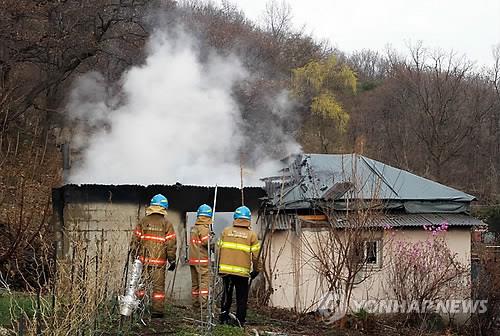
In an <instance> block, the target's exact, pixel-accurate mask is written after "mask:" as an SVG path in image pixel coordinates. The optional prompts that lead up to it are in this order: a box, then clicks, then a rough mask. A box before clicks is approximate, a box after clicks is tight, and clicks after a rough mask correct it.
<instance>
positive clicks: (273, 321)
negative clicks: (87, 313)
mask: <svg viewBox="0 0 500 336" xmlns="http://www.w3.org/2000/svg"><path fill="white" fill-rule="evenodd" d="M15 302H17V303H14V304H13V301H12V300H11V297H9V296H6V295H0V335H2V336H3V335H13V334H12V333H8V332H6V330H5V329H4V330H2V328H1V326H4V327H6V328H7V329H10V325H11V316H12V313H11V311H12V312H13V315H14V317H15V318H19V316H20V312H21V310H25V311H26V312H27V313H28V314H29V312H30V311H31V312H32V309H31V308H30V301H29V299H27V298H26V297H24V296H23V295H18V296H17V298H16V301H15ZM12 307H15V308H14V309H13V310H12ZM165 313H166V314H165V317H164V318H163V319H150V320H146V321H145V323H146V325H144V324H142V323H141V322H140V321H139V320H138V319H122V320H120V318H119V317H118V316H117V314H114V317H113V319H112V320H105V321H102V323H100V325H99V327H98V328H97V330H96V329H94V330H93V332H92V333H91V334H93V335H103V336H104V335H107V336H108V335H109V336H118V335H133V336H136V335H145V336H147V335H151V336H152V335H180V336H188V335H190V336H194V335H206V334H207V330H206V328H203V327H202V325H201V324H200V323H199V322H197V320H200V314H199V312H196V311H194V310H192V309H190V308H187V307H184V306H178V305H167V306H166V310H165ZM247 320H248V322H247V325H246V327H245V329H241V328H237V327H231V326H216V327H215V328H214V329H213V331H212V335H215V336H230V335H232V336H245V335H258V336H263V335H266V336H282V335H283V336H284V335H286V336H302V335H304V336H309V335H314V336H320V335H325V336H364V335H384V336H396V335H412V336H413V335H422V336H437V335H446V336H452V335H453V336H459V335H463V334H461V333H457V332H451V331H448V330H446V328H444V326H443V325H441V324H439V323H434V324H433V325H432V326H429V328H427V331H425V332H422V331H419V330H416V329H413V328H408V327H403V326H402V325H401V323H400V321H399V322H398V320H395V319H392V320H391V319H390V318H387V317H384V318H381V317H378V318H375V317H374V316H370V315H368V314H366V315H358V316H353V317H349V318H347V319H346V320H345V328H340V327H339V326H338V325H328V324H326V323H325V322H324V321H322V320H321V319H320V318H318V317H316V316H313V315H298V314H295V313H293V312H291V311H288V310H284V309H274V308H269V307H256V306H252V307H250V309H249V311H248V318H247Z"/></svg>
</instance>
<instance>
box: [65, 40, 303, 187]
mask: <svg viewBox="0 0 500 336" xmlns="http://www.w3.org/2000/svg"><path fill="white" fill-rule="evenodd" d="M195 46H196V43H195V41H194V40H193V39H192V38H190V37H189V36H188V35H187V34H185V33H178V34H176V37H175V38H174V37H172V36H168V35H166V34H162V33H157V34H155V35H154V37H153V38H152V39H151V41H150V42H149V47H148V51H149V52H148V57H147V58H146V60H145V62H144V64H143V65H140V66H134V67H132V68H131V69H129V70H128V71H127V72H126V73H125V74H124V76H123V77H122V82H121V86H120V87H121V89H120V92H117V93H114V94H113V93H112V92H110V91H111V89H110V87H111V86H110V85H107V84H106V83H105V81H104V79H103V76H101V75H100V74H98V73H95V72H94V73H89V74H86V75H84V76H82V77H81V78H80V79H79V80H78V81H77V82H76V83H75V88H74V90H73V91H72V94H71V97H70V103H69V105H68V110H69V113H70V115H71V116H72V117H73V118H74V119H75V120H77V121H79V122H80V124H81V123H82V122H83V123H84V124H85V125H86V129H85V132H83V130H81V129H80V130H79V129H77V131H76V132H75V136H74V139H73V146H74V147H77V148H79V149H80V150H81V152H82V153H81V154H82V158H81V160H79V162H80V164H79V165H78V166H77V167H72V170H71V171H70V176H69V181H68V182H70V183H77V184H81V183H102V184H143V185H146V184H173V183H176V182H180V183H182V184H198V185H214V184H216V183H217V184H220V185H226V186H239V184H240V157H241V156H240V153H241V152H242V151H244V148H242V147H243V146H244V144H245V141H251V139H245V138H244V136H243V134H242V132H240V130H241V129H242V119H241V112H240V110H239V108H238V105H237V103H236V102H235V100H234V99H233V97H232V94H231V90H232V88H233V86H234V85H235V84H236V83H237V82H238V81H241V80H244V79H248V78H249V77H248V76H249V75H248V73H247V71H246V70H245V69H244V67H243V66H242V64H241V62H240V61H239V60H238V58H237V57H235V56H230V57H222V56H218V55H216V54H215V53H211V54H210V53H209V54H210V56H208V59H207V60H205V61H203V62H201V61H200V60H199V54H198V52H197V48H196V47H195ZM283 99H284V98H283V97H282V96H280V97H279V99H278V101H277V102H276V106H285V105H286V104H285V103H284V101H283ZM89 132H90V134H89ZM278 134H279V132H278ZM286 141H287V142H290V145H289V146H288V145H287V146H286V147H288V148H290V149H293V150H294V151H297V149H299V147H298V145H297V144H296V143H295V142H294V141H293V140H292V139H287V140H286ZM287 154H290V153H283V156H284V155H287ZM245 165H246V166H248V164H245ZM252 167H253V168H252V169H244V172H245V173H244V180H245V184H246V185H260V184H261V183H260V182H259V178H261V177H264V176H268V175H271V174H274V173H275V172H276V169H277V168H278V164H277V162H275V161H273V160H271V159H268V158H267V157H266V154H265V152H263V154H262V158H261V159H260V160H259V162H258V163H257V164H256V165H255V164H253V165H252Z"/></svg>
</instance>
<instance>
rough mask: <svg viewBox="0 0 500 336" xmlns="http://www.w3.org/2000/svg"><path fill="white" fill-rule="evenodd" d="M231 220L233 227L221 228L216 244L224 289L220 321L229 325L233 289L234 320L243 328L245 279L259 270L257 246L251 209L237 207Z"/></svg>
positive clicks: (246, 294) (245, 292)
mask: <svg viewBox="0 0 500 336" xmlns="http://www.w3.org/2000/svg"><path fill="white" fill-rule="evenodd" d="M233 218H234V221H233V225H232V226H230V227H227V228H225V229H224V231H223V232H222V235H221V238H220V239H219V242H218V246H219V274H221V276H222V279H223V286H224V291H223V294H222V302H221V315H220V322H221V323H223V324H224V323H228V322H229V313H230V309H231V302H232V297H233V289H236V318H237V319H238V322H239V324H240V326H243V325H244V324H245V318H246V312H247V301H248V290H249V284H248V278H249V277H250V278H252V279H253V278H255V277H256V276H257V275H258V274H259V271H260V270H261V264H260V262H259V260H258V254H259V249H260V244H259V241H258V240H257V234H256V233H255V232H254V231H252V229H251V228H250V219H251V213H250V209H248V208H247V207H246V206H241V207H239V208H238V209H236V210H235V211H234V215H233Z"/></svg>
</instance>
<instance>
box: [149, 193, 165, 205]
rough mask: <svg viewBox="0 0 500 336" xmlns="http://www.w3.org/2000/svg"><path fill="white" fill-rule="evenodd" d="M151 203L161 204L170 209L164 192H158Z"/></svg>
mask: <svg viewBox="0 0 500 336" xmlns="http://www.w3.org/2000/svg"><path fill="white" fill-rule="evenodd" d="M149 205H159V206H161V207H164V208H165V209H168V200H167V198H166V197H165V196H163V195H162V194H158V195H155V196H153V198H152V199H151V203H149Z"/></svg>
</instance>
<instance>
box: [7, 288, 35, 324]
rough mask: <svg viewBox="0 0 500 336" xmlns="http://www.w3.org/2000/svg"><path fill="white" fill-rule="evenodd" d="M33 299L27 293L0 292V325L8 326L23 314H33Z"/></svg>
mask: <svg viewBox="0 0 500 336" xmlns="http://www.w3.org/2000/svg"><path fill="white" fill-rule="evenodd" d="M33 303H34V301H33V299H32V298H31V297H29V296H28V295H25V294H14V295H4V294H0V325H3V326H7V325H9V324H10V323H12V322H13V320H12V319H14V320H17V319H18V318H19V317H21V316H22V315H26V316H29V317H31V316H33V312H34V308H33Z"/></svg>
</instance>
